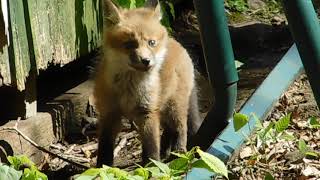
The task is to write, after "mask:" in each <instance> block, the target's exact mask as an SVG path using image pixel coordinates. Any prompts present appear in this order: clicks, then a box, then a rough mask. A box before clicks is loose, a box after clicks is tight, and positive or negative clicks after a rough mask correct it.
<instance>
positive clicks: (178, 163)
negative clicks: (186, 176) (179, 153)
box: [169, 158, 189, 170]
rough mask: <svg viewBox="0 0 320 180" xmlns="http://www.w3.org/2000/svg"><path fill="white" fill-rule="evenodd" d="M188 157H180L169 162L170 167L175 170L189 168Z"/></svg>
mask: <svg viewBox="0 0 320 180" xmlns="http://www.w3.org/2000/svg"><path fill="white" fill-rule="evenodd" d="M188 163H189V161H188V159H186V158H178V159H175V160H173V161H171V162H170V163H169V168H170V169H173V170H186V169H187V168H188Z"/></svg>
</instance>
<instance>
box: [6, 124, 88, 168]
mask: <svg viewBox="0 0 320 180" xmlns="http://www.w3.org/2000/svg"><path fill="white" fill-rule="evenodd" d="M20 119H21V118H18V119H17V122H16V123H15V126H14V127H1V128H0V131H13V132H15V133H17V134H18V135H19V136H21V137H22V138H23V139H25V140H26V141H28V142H29V143H30V144H31V145H33V146H34V147H36V148H37V149H39V150H40V151H43V152H45V153H47V154H50V155H52V156H54V157H57V158H59V159H61V160H63V161H66V162H68V163H70V164H73V165H75V166H78V167H80V168H85V169H88V168H90V167H89V166H86V165H83V164H80V163H77V162H74V161H72V160H70V159H68V158H65V157H63V156H61V155H59V154H56V153H53V152H51V151H49V150H47V149H45V148H44V147H41V146H39V145H38V144H37V143H35V142H34V141H33V140H31V139H30V138H29V137H28V136H26V135H25V134H24V133H23V132H21V131H20V130H19V129H18V123H19V121H20Z"/></svg>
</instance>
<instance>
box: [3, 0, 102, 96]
mask: <svg viewBox="0 0 320 180" xmlns="http://www.w3.org/2000/svg"><path fill="white" fill-rule="evenodd" d="M2 1H4V0H2ZM6 1H7V3H8V5H7V6H8V7H7V8H8V11H9V25H10V28H9V34H10V36H9V37H10V38H9V39H10V42H6V41H5V40H6V39H7V36H6V34H5V33H4V31H5V29H4V28H3V27H4V26H3V24H4V22H3V18H2V13H1V14H0V40H1V41H0V86H2V85H10V86H16V87H17V89H18V90H20V91H22V90H24V89H25V87H26V86H25V83H26V78H27V77H28V75H29V73H30V72H31V71H35V72H38V70H40V69H46V68H47V67H48V65H49V64H59V65H61V66H63V65H65V64H67V63H69V62H71V61H74V60H75V59H77V58H79V57H80V56H83V55H87V54H88V53H90V52H92V51H93V50H95V49H97V48H98V47H99V46H100V39H101V32H102V9H101V0H22V1H9V0H6ZM0 9H1V8H0Z"/></svg>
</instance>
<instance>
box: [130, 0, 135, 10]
mask: <svg viewBox="0 0 320 180" xmlns="http://www.w3.org/2000/svg"><path fill="white" fill-rule="evenodd" d="M134 8H136V0H130V6H129V9H134Z"/></svg>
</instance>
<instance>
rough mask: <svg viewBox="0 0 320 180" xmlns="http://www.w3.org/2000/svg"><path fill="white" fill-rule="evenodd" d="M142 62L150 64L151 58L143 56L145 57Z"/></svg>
mask: <svg viewBox="0 0 320 180" xmlns="http://www.w3.org/2000/svg"><path fill="white" fill-rule="evenodd" d="M141 62H142V64H143V65H145V66H149V64H150V59H148V58H143V59H141Z"/></svg>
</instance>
